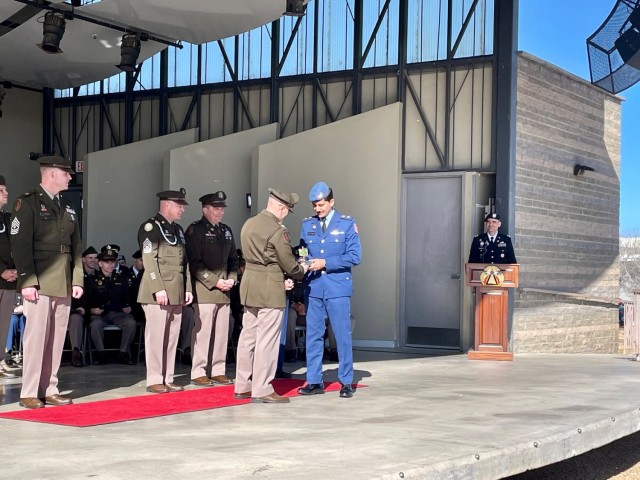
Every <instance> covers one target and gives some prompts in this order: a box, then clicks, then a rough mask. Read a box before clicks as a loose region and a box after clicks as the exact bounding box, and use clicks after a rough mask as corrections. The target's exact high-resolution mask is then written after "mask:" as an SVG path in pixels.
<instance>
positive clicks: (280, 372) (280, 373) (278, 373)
mask: <svg viewBox="0 0 640 480" xmlns="http://www.w3.org/2000/svg"><path fill="white" fill-rule="evenodd" d="M276 378H291V374H290V373H289V372H285V371H284V370H278V371H276Z"/></svg>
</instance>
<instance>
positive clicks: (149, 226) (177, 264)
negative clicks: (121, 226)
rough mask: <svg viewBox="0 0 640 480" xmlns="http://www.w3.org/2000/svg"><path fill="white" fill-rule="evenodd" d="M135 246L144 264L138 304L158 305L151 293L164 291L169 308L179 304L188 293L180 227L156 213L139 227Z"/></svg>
mask: <svg viewBox="0 0 640 480" xmlns="http://www.w3.org/2000/svg"><path fill="white" fill-rule="evenodd" d="M138 245H139V246H140V251H141V252H142V262H143V263H144V272H143V274H142V280H141V281H140V290H139V291H138V302H139V303H153V304H157V303H158V302H156V299H155V296H154V294H155V293H156V292H159V291H161V290H165V291H166V292H167V296H168V297H169V305H182V304H183V303H184V301H185V292H191V276H190V275H189V269H188V268H187V252H186V249H185V238H184V231H183V230H182V227H181V226H180V225H178V224H177V223H175V222H173V223H170V222H169V221H168V220H167V219H166V218H164V217H163V216H162V214H160V213H158V214H157V215H156V216H155V217H152V218H150V219H149V220H147V221H146V222H144V223H143V224H142V225H140V228H139V229H138Z"/></svg>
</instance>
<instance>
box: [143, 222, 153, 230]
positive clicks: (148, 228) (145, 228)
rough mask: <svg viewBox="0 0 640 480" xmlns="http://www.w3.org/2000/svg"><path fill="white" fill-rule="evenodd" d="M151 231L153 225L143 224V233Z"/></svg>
mask: <svg viewBox="0 0 640 480" xmlns="http://www.w3.org/2000/svg"><path fill="white" fill-rule="evenodd" d="M151 230H153V225H152V224H151V223H149V222H147V223H145V224H144V231H145V232H150V231H151Z"/></svg>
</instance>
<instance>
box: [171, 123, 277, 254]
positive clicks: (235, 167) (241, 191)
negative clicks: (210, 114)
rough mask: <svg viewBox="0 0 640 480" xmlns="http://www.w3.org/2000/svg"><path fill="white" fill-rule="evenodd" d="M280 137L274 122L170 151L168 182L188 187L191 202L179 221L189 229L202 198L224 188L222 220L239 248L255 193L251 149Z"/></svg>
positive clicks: (176, 186) (199, 207)
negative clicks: (249, 196)
mask: <svg viewBox="0 0 640 480" xmlns="http://www.w3.org/2000/svg"><path fill="white" fill-rule="evenodd" d="M277 138H278V124H275V123H274V124H271V125H266V126H264V127H258V128H253V129H251V130H247V131H244V132H240V133H236V134H233V135H226V136H224V137H220V138H215V139H213V140H207V141H205V142H200V143H195V144H193V145H187V146H185V147H181V148H175V149H173V150H171V151H170V152H168V155H167V158H166V161H165V173H166V175H167V177H166V179H165V182H164V184H165V185H168V186H169V188H171V189H172V190H173V189H179V188H180V187H184V188H185V189H186V190H187V200H188V202H189V205H188V206H187V207H186V208H185V212H184V215H183V216H182V220H180V222H179V223H180V224H181V225H182V226H183V227H185V229H186V227H187V226H188V225H189V224H190V223H191V222H193V221H195V220H198V219H200V217H202V208H201V204H200V202H198V198H200V197H201V196H202V195H205V194H207V193H215V192H217V191H218V190H223V191H224V192H225V193H226V194H227V208H226V210H225V215H224V219H223V220H222V221H223V223H226V224H227V225H229V226H230V227H231V230H232V231H233V233H234V235H235V236H236V243H237V244H238V247H239V246H240V245H239V243H240V229H241V228H242V225H243V224H244V222H245V220H247V218H249V217H250V216H251V210H250V209H248V208H247V207H246V194H247V193H250V192H251V151H252V150H253V149H254V148H255V147H257V146H258V145H261V144H265V143H269V142H273V141H275V140H276V139H277Z"/></svg>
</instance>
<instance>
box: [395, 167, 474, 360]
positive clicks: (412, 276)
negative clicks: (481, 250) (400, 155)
mask: <svg viewBox="0 0 640 480" xmlns="http://www.w3.org/2000/svg"><path fill="white" fill-rule="evenodd" d="M463 175H464V174H460V175H457V174H451V175H442V174H440V175H433V176H432V175H428V176H427V175H415V176H410V175H407V176H405V177H404V188H403V190H404V209H405V216H404V219H405V220H404V222H405V223H404V225H403V242H404V249H403V255H402V258H403V260H402V261H403V270H404V272H403V276H402V277H401V278H402V288H401V313H402V315H401V322H400V325H401V335H400V337H401V342H402V344H403V346H420V347H432V348H444V349H455V350H459V349H460V348H461V346H460V339H461V336H460V326H461V289H462V288H463V286H462V285H463V282H464V272H462V271H461V268H462V265H463V261H462V258H461V238H462V228H463V227H462V225H463V223H462V222H463V218H464V215H463V212H462V202H463V190H464V188H463Z"/></svg>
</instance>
